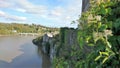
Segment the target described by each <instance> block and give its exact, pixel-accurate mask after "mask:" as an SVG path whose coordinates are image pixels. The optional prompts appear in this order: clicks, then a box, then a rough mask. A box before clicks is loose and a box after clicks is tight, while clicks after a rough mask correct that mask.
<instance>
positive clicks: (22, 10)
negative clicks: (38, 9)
mask: <svg viewBox="0 0 120 68" xmlns="http://www.w3.org/2000/svg"><path fill="white" fill-rule="evenodd" d="M16 11H19V12H24V13H25V12H26V10H25V9H21V8H17V9H16Z"/></svg>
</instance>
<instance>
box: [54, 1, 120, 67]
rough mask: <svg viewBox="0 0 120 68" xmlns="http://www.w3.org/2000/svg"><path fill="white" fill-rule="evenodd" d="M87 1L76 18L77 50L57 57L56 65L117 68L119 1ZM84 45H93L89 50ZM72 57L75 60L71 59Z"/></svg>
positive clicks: (119, 22) (118, 55)
mask: <svg viewBox="0 0 120 68" xmlns="http://www.w3.org/2000/svg"><path fill="white" fill-rule="evenodd" d="M90 4H91V5H90V8H89V9H88V11H86V12H83V13H82V15H81V18H80V19H79V20H78V22H79V27H80V30H79V32H78V38H77V39H78V41H79V44H80V50H77V49H76V50H72V49H71V52H69V54H67V55H68V58H65V56H63V57H57V58H56V59H55V64H56V65H55V68H66V66H64V65H63V64H64V63H67V64H66V65H67V66H69V68H70V67H71V68H119V66H120V65H119V64H120V0H90ZM85 45H88V46H91V47H92V50H91V51H90V52H89V53H87V52H85V51H84V47H85ZM75 47H76V46H74V48H75ZM86 50H87V49H86ZM75 56H77V60H75V59H72V58H73V57H75ZM61 58H62V59H61ZM58 60H59V61H58ZM57 64H59V65H57Z"/></svg>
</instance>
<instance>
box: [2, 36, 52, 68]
mask: <svg viewBox="0 0 120 68" xmlns="http://www.w3.org/2000/svg"><path fill="white" fill-rule="evenodd" d="M33 38H35V37H17V36H15V37H14V36H13V37H0V68H49V67H50V62H49V58H48V57H47V56H46V55H45V54H43V53H42V52H41V50H40V48H39V47H37V46H35V45H34V44H33V43H32V39H33Z"/></svg>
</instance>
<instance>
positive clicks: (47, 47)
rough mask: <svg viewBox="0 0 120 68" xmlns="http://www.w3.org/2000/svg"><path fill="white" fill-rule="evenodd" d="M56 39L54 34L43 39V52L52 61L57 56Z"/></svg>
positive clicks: (46, 35)
mask: <svg viewBox="0 0 120 68" xmlns="http://www.w3.org/2000/svg"><path fill="white" fill-rule="evenodd" d="M54 42H55V39H54V37H53V34H52V33H47V34H45V35H44V36H43V39H42V50H43V52H44V53H46V54H47V55H48V56H49V57H50V59H51V60H52V59H53V57H54V56H55V43H54Z"/></svg>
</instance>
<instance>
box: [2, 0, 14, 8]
mask: <svg viewBox="0 0 120 68" xmlns="http://www.w3.org/2000/svg"><path fill="white" fill-rule="evenodd" d="M10 5H12V4H10V3H9V2H7V0H0V8H7V7H9V6H10Z"/></svg>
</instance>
